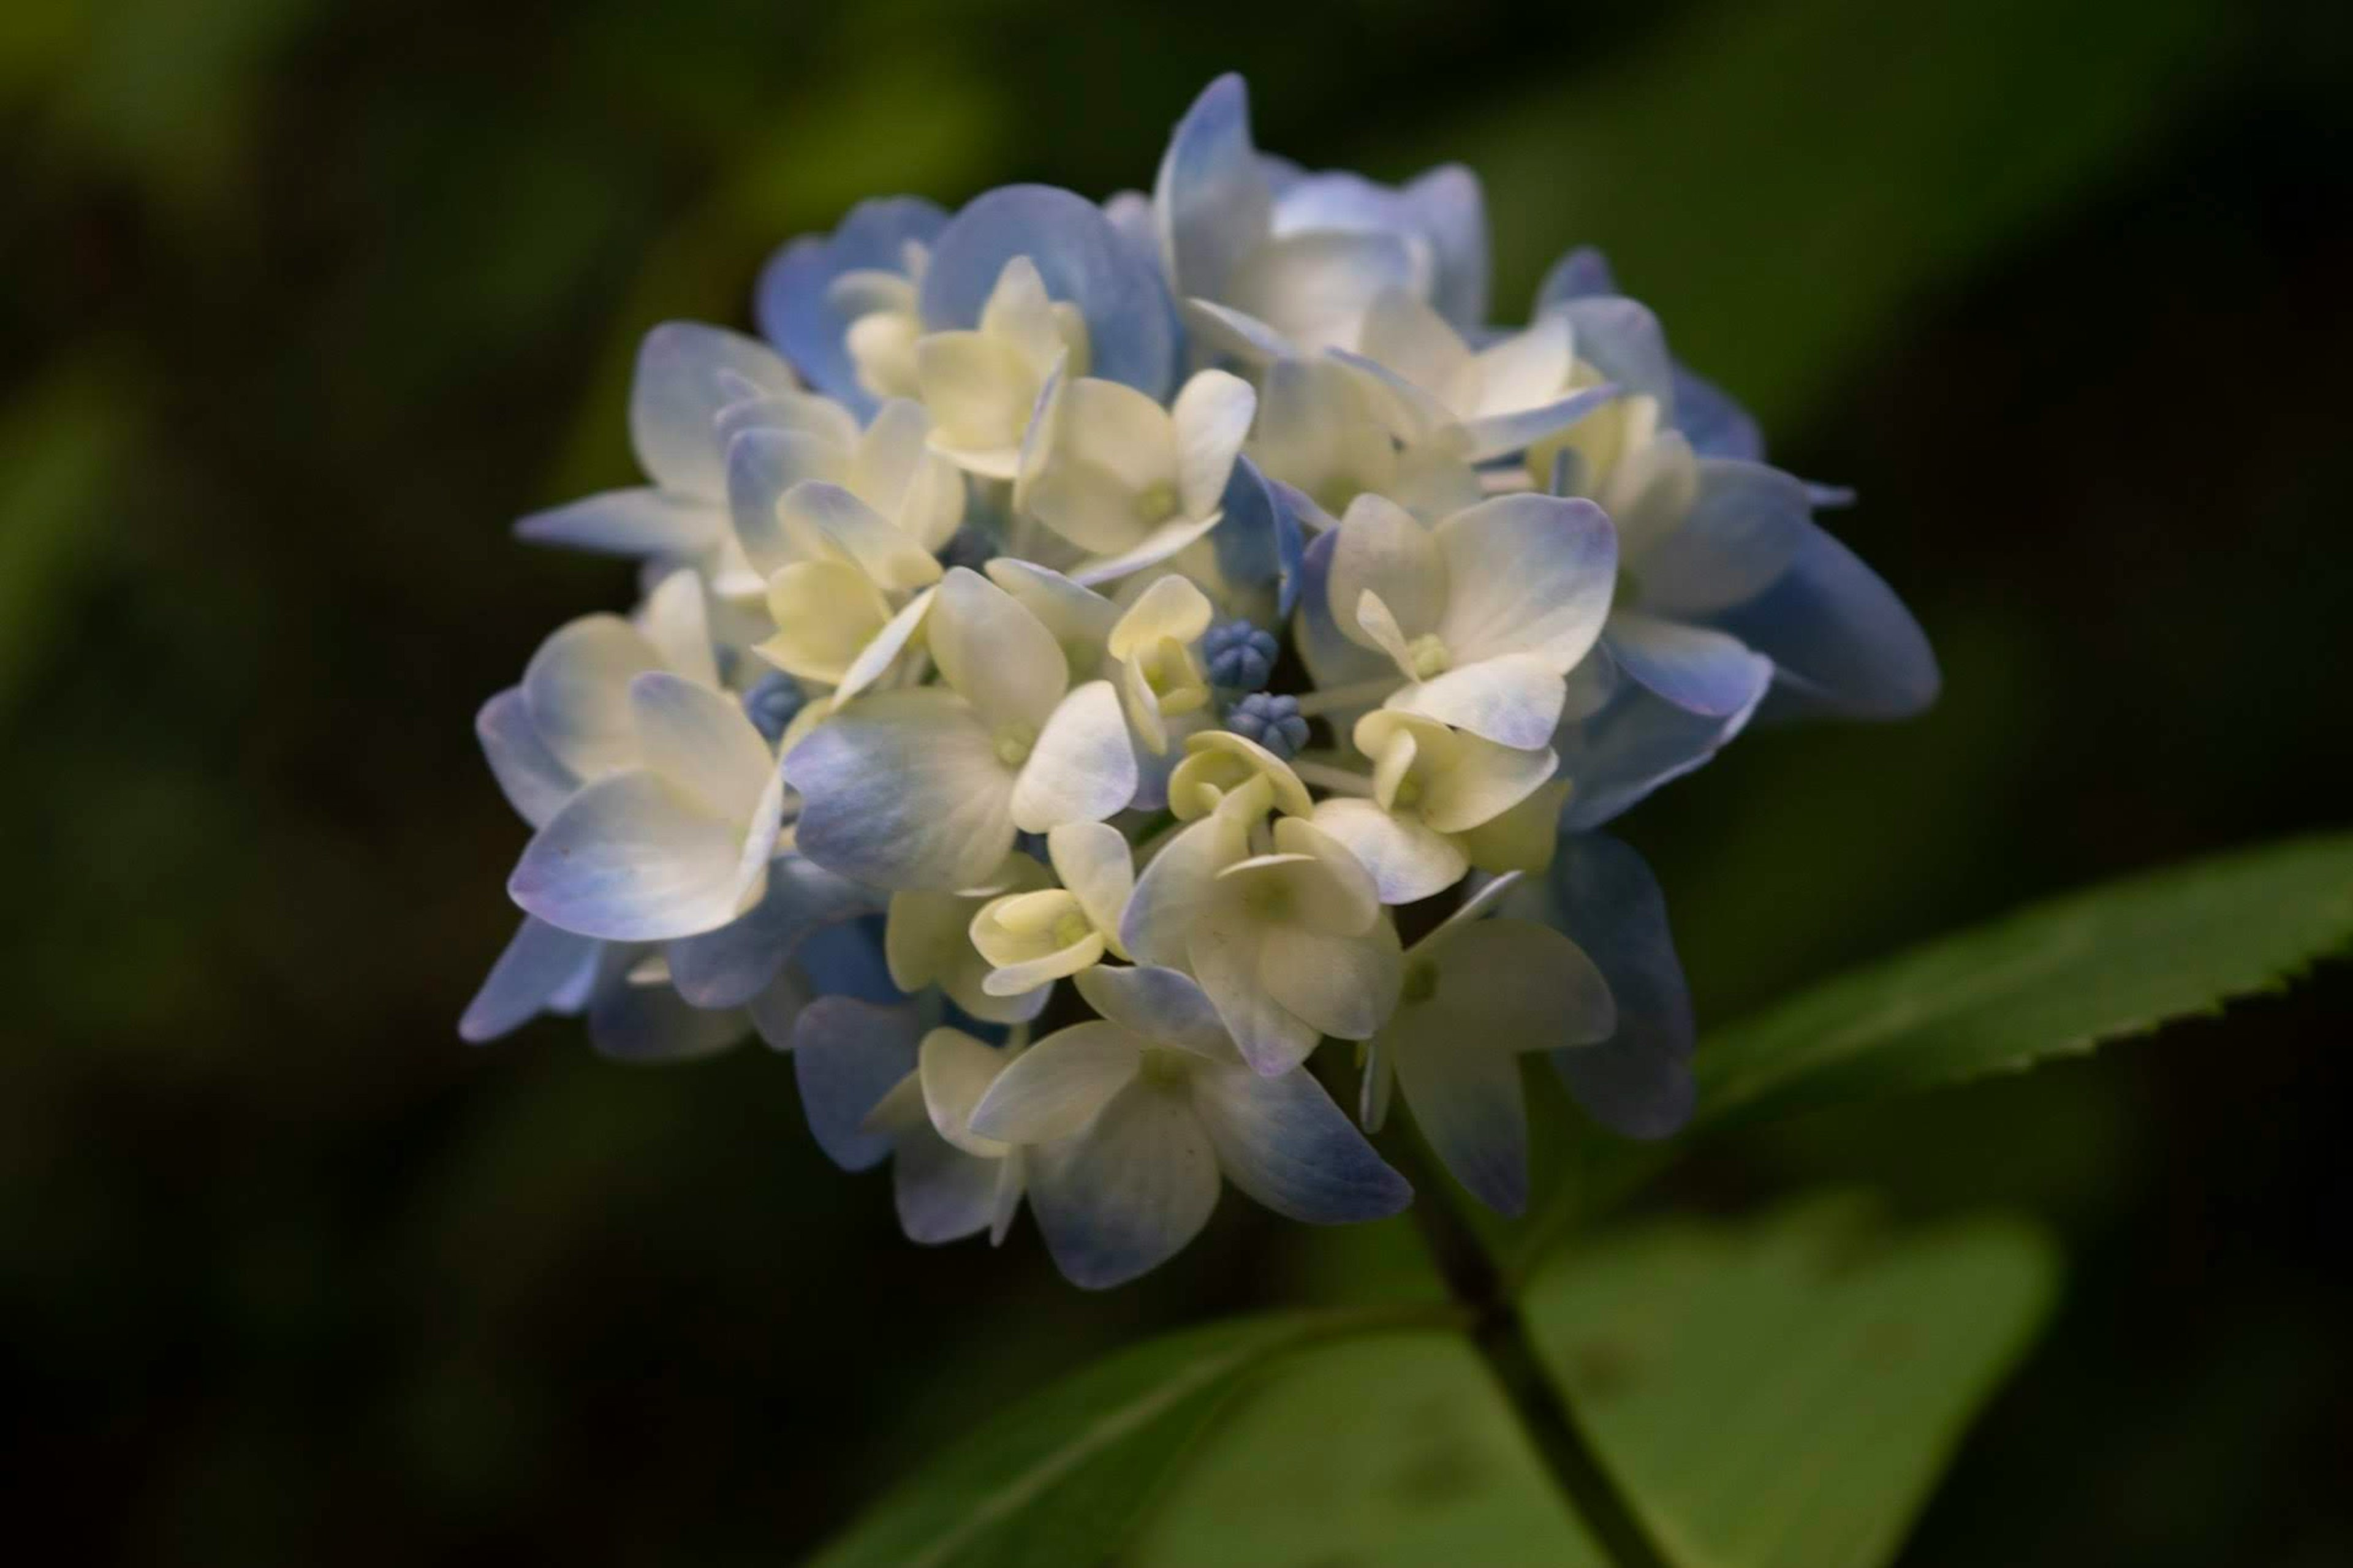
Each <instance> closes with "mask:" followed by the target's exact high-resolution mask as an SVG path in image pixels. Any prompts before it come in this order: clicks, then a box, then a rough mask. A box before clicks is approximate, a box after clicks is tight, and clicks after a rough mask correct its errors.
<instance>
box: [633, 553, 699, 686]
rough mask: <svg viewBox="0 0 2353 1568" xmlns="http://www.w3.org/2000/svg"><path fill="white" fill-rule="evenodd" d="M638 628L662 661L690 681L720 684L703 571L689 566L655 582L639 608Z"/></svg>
mask: <svg viewBox="0 0 2353 1568" xmlns="http://www.w3.org/2000/svg"><path fill="white" fill-rule="evenodd" d="M637 626H638V631H639V632H640V633H642V634H644V637H645V639H646V640H647V641H648V642H649V643H651V644H653V645H654V650H655V651H656V652H657V653H659V654H660V655H661V657H662V662H663V663H665V664H667V665H668V666H669V667H670V668H671V669H673V670H675V671H676V672H677V673H679V674H680V675H682V676H684V677H686V678H687V679H689V680H692V681H696V682H699V683H700V684H702V685H704V686H708V687H711V688H712V689H714V690H715V689H717V688H718V685H719V663H718V658H717V656H716V654H715V653H714V651H713V649H712V641H711V614H710V608H709V606H708V605H706V603H705V602H704V599H703V592H702V574H700V573H698V572H695V571H692V570H691V569H687V568H681V569H680V570H679V571H676V572H673V573H671V574H670V575H668V576H667V577H664V578H663V579H662V580H661V581H660V582H659V583H657V584H654V586H653V589H652V591H651V592H649V594H647V595H646V602H645V603H644V604H643V605H639V606H638V615H637Z"/></svg>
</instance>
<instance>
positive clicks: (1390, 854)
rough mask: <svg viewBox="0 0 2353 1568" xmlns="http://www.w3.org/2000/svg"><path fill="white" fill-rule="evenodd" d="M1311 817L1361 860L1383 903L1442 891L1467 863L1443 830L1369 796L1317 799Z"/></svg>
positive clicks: (1452, 882)
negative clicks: (1396, 810) (1386, 809)
mask: <svg viewBox="0 0 2353 1568" xmlns="http://www.w3.org/2000/svg"><path fill="white" fill-rule="evenodd" d="M1314 820H1315V826H1317V827H1320V828H1322V829H1323V830H1324V832H1325V833H1327V834H1329V835H1330V836H1331V837H1334V838H1335V839H1337V840H1339V842H1340V843H1342V844H1344V845H1345V846H1346V847H1347V848H1348V851H1349V853H1350V854H1352V855H1354V856H1355V857H1356V859H1357V860H1358V861H1359V862H1361V863H1362V864H1363V866H1364V868H1365V869H1366V872H1367V873H1368V874H1370V876H1371V877H1372V879H1373V886H1374V887H1375V889H1377V890H1378V892H1379V894H1380V900H1381V902H1383V903H1385V904H1409V903H1412V902H1413V901H1414V900H1417V899H1427V898H1429V897H1430V896H1431V895H1432V894H1435V893H1441V892H1444V891H1445V890H1446V889H1449V888H1451V887H1452V886H1453V885H1454V884H1455V883H1456V882H1459V881H1461V879H1462V873H1463V872H1465V871H1467V870H1469V869H1470V868H1471V862H1470V860H1469V858H1466V857H1465V856H1464V854H1463V852H1462V849H1461V846H1459V845H1457V844H1456V843H1455V842H1454V841H1453V840H1452V839H1451V838H1449V837H1446V835H1444V834H1442V833H1439V832H1436V831H1435V830H1433V829H1432V828H1430V826H1429V825H1428V824H1426V823H1424V822H1422V821H1421V820H1420V819H1419V817H1414V816H1399V815H1398V814H1395V813H1392V812H1387V811H1383V810H1382V809H1381V808H1380V806H1379V805H1377V804H1375V803H1374V802H1372V801H1369V800H1356V799H1352V798H1350V797H1348V796H1345V795H1340V796H1335V797H1334V798H1332V799H1330V800H1325V801H1320V802H1318V803H1317V804H1316V806H1315V818H1314Z"/></svg>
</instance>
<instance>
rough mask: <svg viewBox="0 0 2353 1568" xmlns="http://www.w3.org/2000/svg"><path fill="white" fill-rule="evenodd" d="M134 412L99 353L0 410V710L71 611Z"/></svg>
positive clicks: (131, 433) (124, 454)
mask: <svg viewBox="0 0 2353 1568" xmlns="http://www.w3.org/2000/svg"><path fill="white" fill-rule="evenodd" d="M136 421H137V412H136V409H135V407H134V405H133V404H132V400H131V398H130V397H129V396H128V395H127V394H126V392H125V388H124V377H123V375H122V374H121V370H120V368H119V367H118V366H117V365H115V364H114V363H112V362H111V359H110V358H109V357H108V356H106V355H104V354H102V353H92V354H90V355H89V356H88V357H87V358H86V359H85V360H83V361H82V362H79V363H77V364H75V365H73V366H70V367H69V368H67V369H65V370H63V371H60V372H58V374H55V375H54V376H52V377H51V378H50V379H49V380H47V381H45V382H42V383H39V384H37V385H36V386H34V387H33V388H32V389H31V390H30V391H28V392H26V393H25V394H24V395H22V396H20V397H19V398H18V399H17V400H16V402H15V403H13V404H11V405H9V406H8V407H7V408H6V409H5V410H0V517H5V519H6V520H7V523H6V526H5V528H0V710H5V707H6V706H7V704H8V703H9V701H10V700H11V699H12V698H13V697H14V695H15V692H16V687H17V685H18V683H19V682H21V681H22V680H23V679H25V677H26V675H27V674H28V673H29V671H30V669H31V667H32V666H33V665H34V663H35V662H36V661H37V659H38V658H40V656H41V654H42V653H43V652H44V651H45V645H46V643H47V639H48V637H49V634H50V633H51V632H52V631H53V630H55V629H56V628H57V627H58V624H59V622H60V618H61V617H63V616H66V615H67V614H68V613H69V611H70V610H71V608H72V607H73V605H74V599H73V596H72V592H71V587H72V583H73V580H74V579H75V577H76V576H77V575H78V574H79V573H80V571H81V570H82V568H83V567H84V566H85V565H86V564H87V563H89V562H90V560H91V559H92V558H93V557H94V556H95V555H96V554H97V553H98V552H99V551H100V549H101V548H102V547H104V546H105V544H106V543H107V542H108V531H107V525H108V522H109V521H110V520H109V519H108V517H107V515H106V514H107V508H108V504H109V498H110V495H111V490H112V481H113V480H114V479H115V477H116V476H117V475H119V474H120V473H121V470H122V468H123V467H124V466H125V465H126V464H127V463H128V462H129V461H130V457H131V454H132V450H133V448H134V447H135V445H136V439H137V432H136V428H135V426H136Z"/></svg>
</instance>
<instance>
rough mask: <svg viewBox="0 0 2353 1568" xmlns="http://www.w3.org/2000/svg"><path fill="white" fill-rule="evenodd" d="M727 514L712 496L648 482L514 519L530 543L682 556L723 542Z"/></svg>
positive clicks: (612, 552)
mask: <svg viewBox="0 0 2353 1568" xmlns="http://www.w3.org/2000/svg"><path fill="white" fill-rule="evenodd" d="M722 521H723V513H722V512H721V511H720V510H719V509H718V508H717V507H714V506H712V504H711V503H710V502H708V501H702V500H690V499H688V498H687V497H684V496H676V495H666V494H664V493H663V492H662V491H660V490H658V489H654V488H652V487H651V486H649V485H647V486H640V487H638V489H627V490H605V491H603V492H601V493H599V494H596V495H593V496H587V497H585V498H583V499H582V500H576V501H572V502H570V503H568V504H566V505H564V506H559V507H551V508H549V509H548V510H545V511H535V512H533V513H532V514H531V515H530V516H529V517H526V518H524V519H522V521H519V522H517V523H516V524H515V537H516V538H517V539H520V540H522V542H525V543H526V544H550V545H556V546H560V547H562V548H564V549H567V550H591V551H595V552H598V553H600V554H605V555H643V556H655V557H664V558H672V557H684V556H691V555H699V554H701V553H702V552H704V551H706V550H709V549H710V548H712V546H713V545H715V544H717V543H718V542H719V535H720V531H721V524H722Z"/></svg>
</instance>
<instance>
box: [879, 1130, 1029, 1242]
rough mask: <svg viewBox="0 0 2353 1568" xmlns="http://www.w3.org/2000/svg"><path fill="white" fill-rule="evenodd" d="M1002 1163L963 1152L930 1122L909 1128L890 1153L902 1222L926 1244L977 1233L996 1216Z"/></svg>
mask: <svg viewBox="0 0 2353 1568" xmlns="http://www.w3.org/2000/svg"><path fill="white" fill-rule="evenodd" d="M1003 1163H1004V1162H1003V1161H1000V1160H984V1159H982V1158H980V1157H979V1156H978V1155H976V1154H967V1153H965V1152H964V1151H963V1150H961V1149H959V1148H957V1147H956V1146H955V1144H953V1143H950V1142H948V1141H947V1140H946V1139H944V1138H943V1137H941V1136H940V1135H939V1134H938V1133H937V1132H934V1131H932V1129H931V1126H930V1124H929V1123H925V1124H924V1125H923V1126H921V1127H917V1128H913V1129H912V1130H910V1131H908V1132H907V1133H906V1134H904V1135H903V1136H902V1137H901V1138H900V1140H899V1146H898V1148H897V1150H896V1151H895V1152H893V1153H892V1157H891V1185H892V1194H893V1196H894V1198H895V1199H896V1202H897V1205H898V1210H899V1228H900V1229H901V1230H902V1231H904V1232H905V1233H906V1236H907V1239H908V1240H909V1241H912V1242H914V1243H916V1244H917V1245H919V1246H923V1247H938V1246H941V1245H943V1244H944V1243H946V1242H951V1241H962V1240H963V1239H964V1238H965V1237H967V1236H977V1235H979V1234H980V1233H981V1232H982V1231H984V1230H987V1228H988V1226H989V1222H990V1221H991V1220H992V1219H994V1218H995V1217H996V1214H997V1171H998V1170H999V1168H1000V1167H1001V1166H1002V1165H1003Z"/></svg>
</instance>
